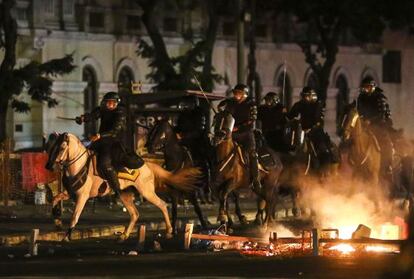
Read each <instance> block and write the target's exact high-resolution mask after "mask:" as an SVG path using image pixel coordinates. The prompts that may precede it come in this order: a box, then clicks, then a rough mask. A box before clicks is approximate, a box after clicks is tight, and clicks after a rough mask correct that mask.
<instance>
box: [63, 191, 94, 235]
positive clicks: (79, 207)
mask: <svg viewBox="0 0 414 279" xmlns="http://www.w3.org/2000/svg"><path fill="white" fill-rule="evenodd" d="M88 199H89V192H87V191H82V192H81V193H80V194H78V195H77V199H76V204H75V210H74V211H73V214H72V219H71V221H70V226H69V229H68V231H67V233H66V236H65V238H64V239H63V241H70V240H72V232H73V230H74V229H75V226H76V224H77V223H78V221H79V217H80V215H81V214H82V211H83V208H84V207H85V204H86V202H87V201H88Z"/></svg>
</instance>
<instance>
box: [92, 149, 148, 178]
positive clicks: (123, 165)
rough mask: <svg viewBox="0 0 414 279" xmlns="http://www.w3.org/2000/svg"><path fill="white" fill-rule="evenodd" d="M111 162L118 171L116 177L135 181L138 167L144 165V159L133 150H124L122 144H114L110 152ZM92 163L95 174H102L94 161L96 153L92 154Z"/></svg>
mask: <svg viewBox="0 0 414 279" xmlns="http://www.w3.org/2000/svg"><path fill="white" fill-rule="evenodd" d="M112 163H113V165H114V167H115V169H116V170H117V172H118V178H120V179H126V180H129V181H133V182H134V181H136V180H137V178H138V176H139V168H141V167H142V166H143V165H144V163H145V162H144V160H143V159H142V158H141V157H140V156H138V155H137V154H136V153H135V152H133V151H130V152H128V151H126V150H125V148H123V147H122V146H115V147H114V152H112ZM92 165H93V170H94V174H95V175H99V176H102V175H101V173H100V170H99V169H98V166H97V162H96V154H93V155H92Z"/></svg>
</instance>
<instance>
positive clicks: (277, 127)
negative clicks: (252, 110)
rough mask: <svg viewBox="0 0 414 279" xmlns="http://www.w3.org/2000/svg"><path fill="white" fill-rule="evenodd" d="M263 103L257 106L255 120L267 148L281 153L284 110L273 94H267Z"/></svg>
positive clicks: (282, 147) (284, 120) (284, 119)
mask: <svg viewBox="0 0 414 279" xmlns="http://www.w3.org/2000/svg"><path fill="white" fill-rule="evenodd" d="M264 101H265V103H264V105H261V106H259V109H258V115H257V120H259V121H260V123H261V129H262V132H263V135H264V137H265V139H266V142H267V143H268V144H269V146H270V147H271V148H272V149H274V150H276V151H283V149H284V145H285V143H284V137H283V132H284V127H285V124H286V113H287V111H286V108H285V107H284V106H283V104H281V103H280V99H279V97H278V95H277V94H276V93H275V92H269V93H267V94H266V96H265V97H264Z"/></svg>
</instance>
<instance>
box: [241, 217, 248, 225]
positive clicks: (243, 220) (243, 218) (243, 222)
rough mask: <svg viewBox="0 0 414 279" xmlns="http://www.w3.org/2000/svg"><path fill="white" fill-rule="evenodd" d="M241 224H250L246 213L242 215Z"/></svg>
mask: <svg viewBox="0 0 414 279" xmlns="http://www.w3.org/2000/svg"><path fill="white" fill-rule="evenodd" d="M240 224H242V225H247V224H249V221H247V217H246V216H245V215H242V216H241V218H240Z"/></svg>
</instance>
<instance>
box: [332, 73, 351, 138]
mask: <svg viewBox="0 0 414 279" xmlns="http://www.w3.org/2000/svg"><path fill="white" fill-rule="evenodd" d="M335 87H336V88H337V89H338V94H337V95H336V133H337V134H338V135H340V132H341V129H342V120H343V117H344V113H345V108H346V106H347V105H348V103H349V87H348V81H347V80H346V77H345V76H344V75H339V76H338V79H337V80H336V84H335Z"/></svg>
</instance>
